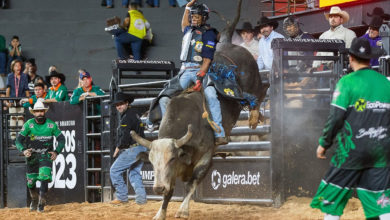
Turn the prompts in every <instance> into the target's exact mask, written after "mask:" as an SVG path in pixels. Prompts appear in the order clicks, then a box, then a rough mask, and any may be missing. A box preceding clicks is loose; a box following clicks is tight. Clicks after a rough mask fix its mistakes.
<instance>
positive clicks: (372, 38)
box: [360, 16, 383, 66]
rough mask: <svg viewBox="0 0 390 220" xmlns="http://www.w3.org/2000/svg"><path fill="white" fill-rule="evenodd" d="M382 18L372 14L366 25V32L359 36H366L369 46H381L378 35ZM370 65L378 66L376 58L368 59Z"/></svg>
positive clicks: (380, 39)
mask: <svg viewBox="0 0 390 220" xmlns="http://www.w3.org/2000/svg"><path fill="white" fill-rule="evenodd" d="M382 23H383V18H381V17H379V16H373V17H372V19H371V22H370V24H369V25H368V33H366V34H365V35H363V36H361V37H360V38H366V39H367V40H368V41H369V42H370V45H371V47H382V37H381V36H379V28H380V27H381V26H382ZM370 65H371V66H378V65H379V61H378V58H373V59H371V60H370Z"/></svg>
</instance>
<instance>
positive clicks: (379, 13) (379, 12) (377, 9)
mask: <svg viewBox="0 0 390 220" xmlns="http://www.w3.org/2000/svg"><path fill="white" fill-rule="evenodd" d="M367 16H368V17H373V16H379V17H381V18H383V19H385V20H390V14H385V11H384V10H383V8H380V7H375V8H374V9H373V10H372V12H371V14H370V13H369V12H367Z"/></svg>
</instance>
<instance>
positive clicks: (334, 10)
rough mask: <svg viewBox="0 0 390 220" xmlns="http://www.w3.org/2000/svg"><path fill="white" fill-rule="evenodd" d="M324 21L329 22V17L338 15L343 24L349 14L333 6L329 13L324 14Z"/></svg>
mask: <svg viewBox="0 0 390 220" xmlns="http://www.w3.org/2000/svg"><path fill="white" fill-rule="evenodd" d="M324 15H325V18H326V20H329V15H340V16H341V17H342V18H343V24H344V23H347V22H348V21H349V14H348V12H346V11H343V10H341V8H340V7H338V6H333V7H331V8H330V12H329V13H325V14H324Z"/></svg>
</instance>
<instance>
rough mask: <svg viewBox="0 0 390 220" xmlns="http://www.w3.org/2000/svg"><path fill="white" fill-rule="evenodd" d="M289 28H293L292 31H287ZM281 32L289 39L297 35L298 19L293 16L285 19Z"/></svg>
mask: <svg viewBox="0 0 390 220" xmlns="http://www.w3.org/2000/svg"><path fill="white" fill-rule="evenodd" d="M289 26H294V27H295V28H294V31H291V30H288V28H287V27H289ZM283 31H284V33H286V34H287V35H288V36H289V37H295V36H297V35H298V33H299V22H298V19H297V18H295V17H293V16H289V17H287V18H285V19H284V21H283Z"/></svg>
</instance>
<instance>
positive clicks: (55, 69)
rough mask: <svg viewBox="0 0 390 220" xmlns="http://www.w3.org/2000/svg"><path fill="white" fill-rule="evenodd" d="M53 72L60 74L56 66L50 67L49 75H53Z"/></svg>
mask: <svg viewBox="0 0 390 220" xmlns="http://www.w3.org/2000/svg"><path fill="white" fill-rule="evenodd" d="M53 71H57V72H58V69H57V67H56V66H54V65H51V66H49V70H48V73H49V74H50V73H51V72H53Z"/></svg>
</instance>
